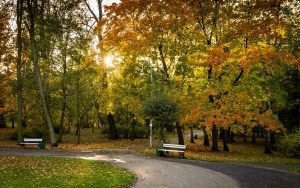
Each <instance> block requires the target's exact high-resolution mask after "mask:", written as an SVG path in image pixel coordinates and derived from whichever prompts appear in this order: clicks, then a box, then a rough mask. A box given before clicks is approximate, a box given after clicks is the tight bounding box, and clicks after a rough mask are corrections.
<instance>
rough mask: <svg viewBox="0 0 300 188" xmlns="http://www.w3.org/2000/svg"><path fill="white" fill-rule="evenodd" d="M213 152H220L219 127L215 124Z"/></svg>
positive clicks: (213, 129)
mask: <svg viewBox="0 0 300 188" xmlns="http://www.w3.org/2000/svg"><path fill="white" fill-rule="evenodd" d="M211 151H220V150H219V145H218V129H217V126H216V125H215V124H214V125H213V128H212V147H211Z"/></svg>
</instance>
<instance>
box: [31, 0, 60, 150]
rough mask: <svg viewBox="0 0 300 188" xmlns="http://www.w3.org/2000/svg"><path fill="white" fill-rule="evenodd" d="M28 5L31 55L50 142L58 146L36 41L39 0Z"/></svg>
mask: <svg viewBox="0 0 300 188" xmlns="http://www.w3.org/2000/svg"><path fill="white" fill-rule="evenodd" d="M27 6H28V13H29V18H30V25H29V26H28V28H29V36H30V46H31V55H32V61H33V66H34V72H35V77H36V81H37V84H38V88H39V92H40V97H41V101H42V106H43V111H44V115H45V118H46V123H47V126H48V129H49V132H50V143H51V147H57V146H58V145H57V142H56V138H55V133H54V129H53V125H52V121H51V118H50V114H49V111H48V107H47V103H46V98H45V94H44V90H43V84H42V80H41V74H40V67H39V62H38V51H37V47H36V42H35V16H36V14H35V13H36V12H37V10H36V9H37V6H38V5H37V0H27Z"/></svg>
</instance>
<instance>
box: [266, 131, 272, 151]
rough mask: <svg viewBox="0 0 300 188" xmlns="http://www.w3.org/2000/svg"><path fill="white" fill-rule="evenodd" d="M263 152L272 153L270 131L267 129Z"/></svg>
mask: <svg viewBox="0 0 300 188" xmlns="http://www.w3.org/2000/svg"><path fill="white" fill-rule="evenodd" d="M264 153H266V154H271V153H272V150H271V136H270V131H268V132H267V135H266V144H265V151H264Z"/></svg>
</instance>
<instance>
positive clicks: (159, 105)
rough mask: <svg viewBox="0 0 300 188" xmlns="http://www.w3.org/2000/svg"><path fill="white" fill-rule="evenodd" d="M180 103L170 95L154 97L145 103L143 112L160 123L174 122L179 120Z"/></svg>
mask: <svg viewBox="0 0 300 188" xmlns="http://www.w3.org/2000/svg"><path fill="white" fill-rule="evenodd" d="M178 111H179V104H178V102H177V101H175V100H174V98H171V97H168V96H164V95H163V96H156V97H152V98H150V99H149V100H147V101H146V102H145V103H144V107H143V112H144V114H145V115H146V116H148V117H151V118H153V119H155V120H156V121H158V122H160V123H171V124H172V123H173V122H175V121H177V120H178V114H177V113H178Z"/></svg>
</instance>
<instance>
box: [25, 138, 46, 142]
mask: <svg viewBox="0 0 300 188" xmlns="http://www.w3.org/2000/svg"><path fill="white" fill-rule="evenodd" d="M24 142H43V139H42V138H24Z"/></svg>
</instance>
